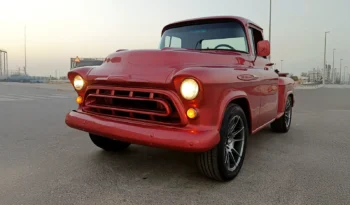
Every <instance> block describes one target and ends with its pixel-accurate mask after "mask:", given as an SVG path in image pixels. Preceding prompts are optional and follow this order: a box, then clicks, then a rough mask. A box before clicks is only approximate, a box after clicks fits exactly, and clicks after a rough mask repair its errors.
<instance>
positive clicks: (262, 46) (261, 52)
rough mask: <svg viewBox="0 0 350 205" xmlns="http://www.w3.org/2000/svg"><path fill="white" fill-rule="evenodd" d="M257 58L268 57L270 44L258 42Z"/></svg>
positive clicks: (264, 41)
mask: <svg viewBox="0 0 350 205" xmlns="http://www.w3.org/2000/svg"><path fill="white" fill-rule="evenodd" d="M257 50H258V56H261V57H266V56H269V55H270V42H269V41H266V40H263V41H259V42H258V49H257Z"/></svg>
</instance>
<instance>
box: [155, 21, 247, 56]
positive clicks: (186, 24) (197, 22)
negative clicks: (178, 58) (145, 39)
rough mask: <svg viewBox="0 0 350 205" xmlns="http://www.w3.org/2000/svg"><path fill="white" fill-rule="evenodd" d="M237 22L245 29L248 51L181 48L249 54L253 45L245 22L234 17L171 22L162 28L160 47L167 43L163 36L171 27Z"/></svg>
mask: <svg viewBox="0 0 350 205" xmlns="http://www.w3.org/2000/svg"><path fill="white" fill-rule="evenodd" d="M232 22H234V23H237V24H238V25H239V26H240V27H241V28H242V30H243V33H244V41H245V46H246V48H247V49H246V50H247V51H243V50H231V49H193V48H181V49H186V50H195V51H216V50H217V51H227V52H238V53H245V54H249V53H250V52H251V47H250V43H249V39H248V38H249V36H248V33H247V30H246V27H245V26H244V23H243V22H241V21H239V20H238V19H232V18H223V19H203V20H195V21H184V22H179V23H174V24H169V25H167V26H165V27H164V28H163V30H162V33H161V41H160V43H159V49H161V46H162V45H164V44H165V38H163V36H164V34H165V33H166V31H167V30H169V29H174V28H181V27H186V26H194V25H203V24H216V23H232ZM164 48H171V47H164Z"/></svg>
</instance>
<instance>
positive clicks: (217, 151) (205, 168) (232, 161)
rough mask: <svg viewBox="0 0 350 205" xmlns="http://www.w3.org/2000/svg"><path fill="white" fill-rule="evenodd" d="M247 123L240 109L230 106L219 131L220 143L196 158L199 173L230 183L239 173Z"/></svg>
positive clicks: (246, 133) (244, 148)
mask: <svg viewBox="0 0 350 205" xmlns="http://www.w3.org/2000/svg"><path fill="white" fill-rule="evenodd" d="M248 131H249V130H248V123H247V119H246V116H245V113H244V111H243V110H242V108H241V107H240V106H238V105H236V104H230V105H229V106H228V107H227V108H226V111H225V115H224V119H223V121H222V124H221V129H220V142H219V144H217V145H216V146H215V147H214V148H213V149H211V150H209V151H207V152H204V153H200V154H198V156H197V166H198V168H199V170H200V172H201V173H202V174H204V175H206V176H207V177H209V178H212V179H215V180H218V181H230V180H232V179H234V178H235V177H236V176H237V175H238V173H239V172H240V170H241V168H242V165H243V161H244V156H245V151H246V147H247V136H248V133H249V132H248Z"/></svg>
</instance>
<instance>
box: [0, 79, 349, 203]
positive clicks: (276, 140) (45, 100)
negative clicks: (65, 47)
mask: <svg viewBox="0 0 350 205" xmlns="http://www.w3.org/2000/svg"><path fill="white" fill-rule="evenodd" d="M75 97H76V94H75V93H74V92H73V91H72V90H70V89H60V88H59V86H58V87H57V88H56V87H55V86H51V87H49V88H45V86H38V87H36V86H26V85H24V84H12V83H0V204H1V205H12V204H15V205H17V204H26V205H28V204H33V205H41V204H45V205H47V204H50V205H55V204H65V205H66V204H84V205H89V204H113V205H115V204H118V205H124V204H147V205H150V204H186V205H188V204H201V205H205V204H215V205H219V204H230V205H232V204H250V205H251V204H259V205H264V204H268V205H271V204H349V203H350V122H349V121H350V89H335V88H332V89H330V88H319V89H310V90H309V89H308V90H296V93H295V99H296V105H295V107H294V110H293V120H292V127H291V129H290V132H289V133H286V134H275V133H272V132H271V131H270V129H269V128H266V129H264V130H262V131H261V132H260V133H258V134H256V135H253V136H250V137H249V138H248V150H247V155H246V158H245V162H244V165H243V168H242V170H241V173H240V174H239V175H238V177H237V178H236V179H235V180H233V181H231V182H228V183H220V182H216V181H213V180H210V179H208V178H206V177H203V176H202V175H200V174H199V172H198V171H197V169H196V166H195V161H194V160H195V158H194V156H193V154H191V153H182V152H175V151H169V150H164V149H156V148H149V147H144V146H137V145H132V146H131V147H130V148H129V149H128V150H127V151H126V152H123V153H117V154H111V153H106V152H104V151H102V150H100V149H99V148H97V147H95V146H94V145H93V144H92V143H91V142H90V139H89V138H88V135H87V134H86V133H84V132H81V131H77V130H73V129H71V128H68V127H67V126H66V125H65V123H64V118H65V115H66V113H67V112H69V111H70V110H71V109H74V108H76V104H75Z"/></svg>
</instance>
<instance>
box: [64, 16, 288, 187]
mask: <svg viewBox="0 0 350 205" xmlns="http://www.w3.org/2000/svg"><path fill="white" fill-rule="evenodd" d="M269 55H270V44H269V42H268V41H266V40H264V38H263V29H262V28H261V27H259V26H258V25H256V24H255V23H253V22H251V21H249V20H247V19H245V18H242V17H234V16H219V17H206V18H198V19H190V20H185V21H180V22H175V23H171V24H169V25H166V26H165V27H164V28H163V30H162V32H161V39H160V44H159V48H158V49H154V50H118V51H116V52H114V53H112V54H110V55H108V56H107V57H106V58H105V60H104V62H103V64H102V65H100V66H97V67H79V68H75V69H74V70H71V71H70V72H69V73H68V78H69V80H70V81H71V83H72V85H73V87H74V88H75V90H76V92H77V94H78V97H77V99H76V101H77V103H78V108H77V109H76V110H72V111H71V112H69V113H68V114H67V116H66V119H65V122H66V124H67V125H68V126H70V127H72V128H75V129H78V130H82V131H85V132H88V133H89V135H90V138H91V140H92V142H93V143H94V144H95V145H96V146H98V147H100V148H102V149H104V150H106V151H121V150H124V149H126V148H127V147H128V146H129V145H130V144H140V145H146V146H153V147H159V148H166V149H174V150H180V151H188V152H195V153H196V155H197V165H198V168H199V170H200V171H201V172H202V173H203V174H204V175H206V176H208V177H210V178H213V179H216V180H220V181H228V180H232V179H233V178H235V177H236V176H237V174H238V173H239V171H240V169H241V167H242V164H243V161H244V156H245V151H246V148H247V137H248V135H251V134H254V133H256V132H258V131H259V130H260V129H262V128H264V127H265V126H267V125H270V126H271V129H272V130H273V131H275V132H281V133H283V132H288V130H289V128H290V125H291V118H292V107H293V105H294V95H293V90H294V87H293V86H294V81H293V80H292V79H291V78H288V77H285V76H283V75H281V76H279V74H278V72H275V71H274V70H273V68H272V65H273V64H272V63H270V61H269V58H268V56H269Z"/></svg>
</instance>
